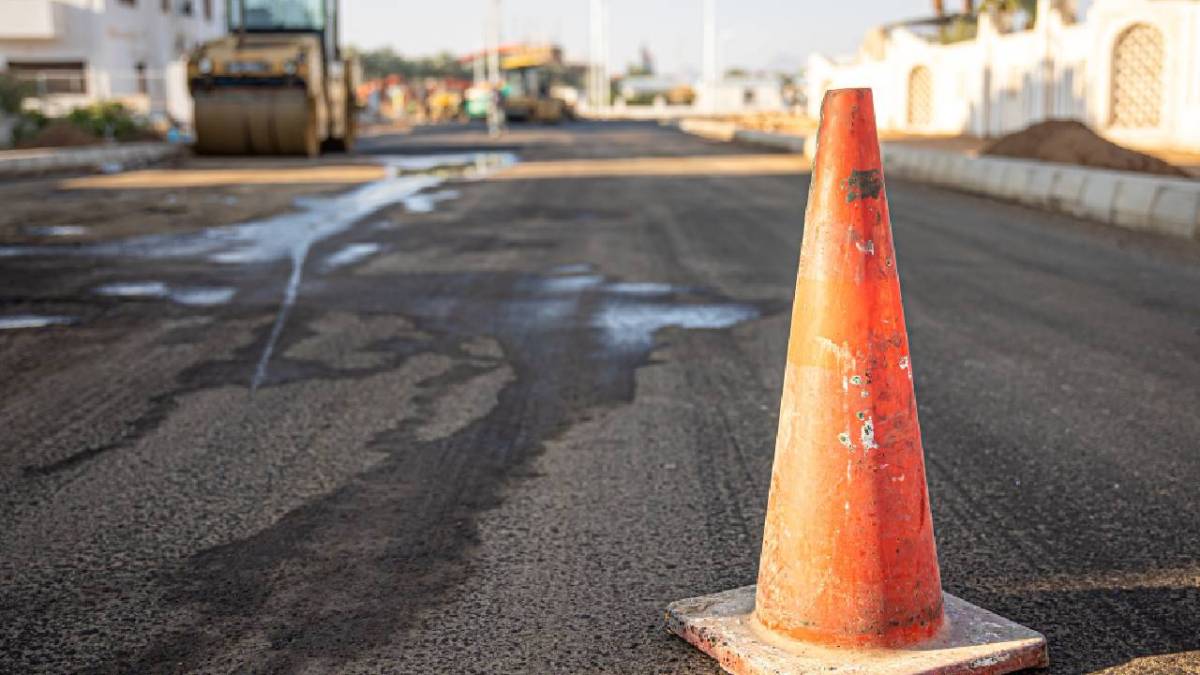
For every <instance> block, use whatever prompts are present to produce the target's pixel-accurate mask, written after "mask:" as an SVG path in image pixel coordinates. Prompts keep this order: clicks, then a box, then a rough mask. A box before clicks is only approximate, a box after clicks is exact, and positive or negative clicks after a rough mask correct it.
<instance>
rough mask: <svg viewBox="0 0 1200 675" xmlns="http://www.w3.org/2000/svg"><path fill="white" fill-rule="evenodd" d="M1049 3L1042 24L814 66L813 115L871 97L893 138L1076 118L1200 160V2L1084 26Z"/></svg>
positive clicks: (1042, 8)
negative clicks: (852, 93)
mask: <svg viewBox="0 0 1200 675" xmlns="http://www.w3.org/2000/svg"><path fill="white" fill-rule="evenodd" d="M1057 7H1058V3H1054V2H1051V0H1040V1H1039V3H1038V14H1037V16H1038V20H1037V24H1036V25H1035V26H1033V27H1032V28H1031V29H1029V30H1022V31H1015V32H1001V31H999V30H998V29H997V28H996V22H995V19H993V18H992V17H990V16H988V15H986V14H985V15H982V16H980V18H979V25H978V30H977V35H976V37H975V39H973V40H968V41H964V42H957V43H952V44H939V43H937V42H935V41H931V40H927V39H925V38H922V37H920V36H918V35H917V34H916V33H914V32H913V31H911V30H909V29H907V28H904V27H897V28H892V29H888V30H886V31H884V32H883V34H882V35H880V34H876V35H875V36H874V39H873V40H868V41H867V42H866V43H864V48H863V49H862V51H861V53H860V54H859V56H858V57H857V58H855V59H853V60H850V61H843V62H834V61H831V60H830V59H827V58H825V57H823V56H820V55H813V56H812V57H810V59H809V65H808V72H807V76H808V83H809V84H808V86H809V92H808V93H809V96H808V105H809V113H810V115H812V116H814V117H815V116H816V115H817V114H819V112H820V105H821V96H822V94H823V92H824V91H825V90H826V89H831V88H841V87H871V88H873V89H874V97H875V108H876V116H877V118H878V123H879V126H880V127H881V128H882V129H889V130H897V131H904V132H912V133H930V134H962V133H967V134H974V135H979V136H995V135H999V134H1004V133H1008V132H1011V131H1015V130H1018V129H1022V128H1024V127H1026V126H1028V125H1030V124H1032V123H1034V122H1037V121H1041V120H1044V119H1047V118H1075V119H1080V120H1083V121H1085V122H1086V123H1088V125H1090V126H1091V127H1092V128H1094V129H1096V130H1097V131H1098V132H1099V133H1101V134H1103V135H1105V136H1107V137H1109V138H1111V139H1112V140H1114V141H1116V142H1118V143H1122V144H1126V145H1133V146H1138V147H1146V148H1171V149H1177V150H1200V122H1198V120H1200V1H1197V0H1095V1H1094V2H1093V3H1092V5H1091V7H1090V8H1089V9H1088V11H1087V14H1086V15H1085V16H1084V17H1083V21H1081V22H1075V21H1074V17H1072V16H1064V14H1063V12H1062V11H1060V10H1059V9H1057Z"/></svg>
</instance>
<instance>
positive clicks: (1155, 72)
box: [1108, 23, 1163, 129]
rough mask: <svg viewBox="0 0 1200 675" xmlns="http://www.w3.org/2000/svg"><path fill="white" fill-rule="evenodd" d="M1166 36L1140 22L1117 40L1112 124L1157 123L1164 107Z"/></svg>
mask: <svg viewBox="0 0 1200 675" xmlns="http://www.w3.org/2000/svg"><path fill="white" fill-rule="evenodd" d="M1162 92H1163V36H1162V33H1161V32H1160V31H1159V30H1158V29H1157V28H1155V27H1153V26H1150V25H1147V24H1144V23H1139V24H1134V25H1132V26H1130V27H1129V28H1126V29H1125V31H1124V32H1122V33H1121V34H1120V35H1119V36H1118V37H1117V41H1116V42H1115V43H1114V44H1113V55H1112V85H1111V94H1110V97H1109V111H1110V112H1109V119H1108V121H1109V124H1111V125H1112V126H1114V127H1124V128H1129V129H1145V128H1152V127H1157V126H1158V123H1159V116H1160V114H1161V111H1162Z"/></svg>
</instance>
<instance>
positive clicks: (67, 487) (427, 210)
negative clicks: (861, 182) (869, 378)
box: [0, 123, 1200, 673]
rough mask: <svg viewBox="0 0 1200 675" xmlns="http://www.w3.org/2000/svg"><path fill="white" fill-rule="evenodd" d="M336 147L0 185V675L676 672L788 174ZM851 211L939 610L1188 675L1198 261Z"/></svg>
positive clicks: (682, 148)
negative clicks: (960, 609)
mask: <svg viewBox="0 0 1200 675" xmlns="http://www.w3.org/2000/svg"><path fill="white" fill-rule="evenodd" d="M363 146H364V147H363V150H362V153H361V154H360V155H359V156H358V157H355V158H353V159H345V158H338V157H331V158H326V159H324V160H322V161H321V162H320V163H311V162H305V161H291V160H228V161H225V160H220V161H218V160H204V161H201V160H185V161H184V162H183V163H182V164H181V165H179V166H177V167H173V168H168V169H166V170H160V171H158V172H151V173H149V174H116V175H113V176H99V177H87V178H86V179H85V180H83V181H82V182H77V183H69V184H63V183H59V182H58V181H56V180H51V179H39V180H32V181H23V182H18V183H9V184H6V185H3V186H0V202H2V203H4V205H5V207H4V210H3V213H0V240H2V241H0V244H2V245H0V283H2V291H0V317H2V318H3V320H4V322H6V323H7V325H8V328H6V329H3V330H0V382H3V385H2V387H3V389H2V391H3V406H2V409H0V429H3V435H2V437H0V481H2V493H3V497H2V498H0V533H2V534H3V547H2V550H0V583H2V593H0V672H11V673H63V672H72V671H79V672H97V673H108V672H113V673H124V672H189V673H190V672H287V673H292V672H296V673H324V672H364V673H367V672H397V673H421V672H435V673H440V672H446V673H450V672H463V673H471V672H478V673H521V672H536V673H578V672H605V673H612V672H630V673H651V672H662V673H711V672H716V669H715V667H714V665H713V664H712V663H711V662H709V661H708V660H706V658H704V657H703V656H701V655H700V654H699V652H697V651H695V650H693V649H692V648H690V647H688V646H687V645H685V644H684V643H683V642H681V641H679V640H678V639H676V638H674V637H671V636H669V635H668V634H667V633H666V632H665V630H664V629H663V621H662V613H663V609H664V608H665V607H666V605H667V604H668V603H669V602H671V601H673V600H676V599H679V598H684V597H689V596H694V595H700V594H705V593H710V592H714V591H718V590H722V589H728V588H733V587H735V586H740V585H744V584H749V583H753V582H754V580H755V573H756V567H757V557H758V550H759V538H760V530H761V526H762V519H763V509H764V506H765V503H766V490H767V483H768V477H769V473H770V463H771V456H772V451H773V443H774V433H775V424H776V416H777V412H778V411H777V406H778V400H779V392H780V388H781V385H782V376H783V363H784V354H785V349H786V344H785V341H786V336H787V334H788V330H787V324H788V313H789V310H790V306H791V292H792V285H793V280H794V275H795V272H796V263H797V257H798V252H799V245H800V239H801V231H802V224H803V209H804V202H805V195H806V192H807V188H808V176H807V175H806V174H805V173H804V171H803V167H802V166H801V165H800V164H798V163H797V160H795V159H793V158H791V157H788V156H784V155H763V154H761V151H757V150H753V149H749V148H741V147H738V146H735V145H721V144H717V143H710V142H707V141H702V140H699V139H695V138H692V137H688V136H685V135H682V134H680V133H679V132H676V131H673V130H670V129H664V128H660V127H658V126H654V125H640V124H617V123H612V124H583V123H577V124H570V125H564V126H560V127H514V128H513V129H512V130H511V131H510V133H509V134H508V135H507V136H506V137H504V138H503V139H501V140H499V141H496V142H489V141H487V140H486V137H485V136H484V135H483V134H482V133H480V132H479V130H478V129H468V128H458V129H454V128H428V129H424V130H417V131H416V132H414V133H412V134H405V135H392V136H388V135H381V136H376V137H374V138H371V139H368V140H367V141H365V142H364V143H363ZM483 150H487V151H489V152H491V153H512V155H513V156H509V155H504V154H489V155H486V156H477V157H475V156H472V157H467V158H465V159H464V158H462V157H458V158H455V157H450V158H445V157H443V158H442V159H441V160H436V159H429V158H427V155H429V154H431V153H460V154H461V153H471V152H479V151H483ZM514 156H515V157H514ZM514 158H515V159H516V160H517V163H516V164H513V165H509V166H506V164H509V163H511V162H512V161H513V159H514ZM347 163H350V166H343V165H346V164H347ZM383 163H387V164H388V165H389V166H390V167H391V168H390V169H388V170H387V171H385V170H383V169H381V168H379V167H380V166H381V164H383ZM246 168H250V169H253V170H254V171H252V172H251V173H255V172H259V173H260V174H261V177H262V179H261V180H259V181H258V182H259V183H265V184H256V183H255V181H254V180H251V179H250V178H248V177H247V174H246V173H245V172H244V171H243V170H244V169H246ZM273 170H278V175H275V174H271V173H270V171H273ZM239 171H241V173H239ZM223 172H225V173H223ZM322 172H325V173H322ZM272 176H274V177H272ZM388 176H390V177H388ZM117 179H121V180H123V181H126V182H123V183H112V182H107V183H106V182H105V181H114V180H117ZM139 181H140V182H139ZM887 193H888V197H889V198H890V203H891V211H892V215H893V218H894V231H895V240H896V248H897V251H898V260H899V268H900V274H901V279H902V283H903V289H904V300H905V309H906V311H907V316H908V325H909V331H910V336H911V343H912V354H913V364H914V371H915V378H916V379H915V381H916V389H917V396H918V401H919V404H920V414H921V422H922V425H921V426H922V430H923V434H924V445H925V452H926V456H927V462H928V471H929V481H930V491H931V495H932V508H933V516H934V523H935V526H936V528H937V540H938V547H939V554H940V560H941V568H942V575H943V581H944V584H945V588H946V590H947V591H950V592H952V593H954V594H956V595H958V596H960V597H962V598H965V599H967V600H969V601H971V602H974V603H976V604H978V605H981V606H983V607H986V608H988V609H991V610H993V611H996V612H998V613H1000V614H1002V615H1004V616H1006V617H1008V618H1010V619H1013V620H1016V621H1019V622H1021V623H1023V624H1025V625H1028V626H1030V627H1033V628H1036V629H1038V630H1041V631H1042V632H1044V633H1045V634H1046V636H1047V637H1048V638H1049V641H1050V653H1051V658H1052V660H1053V662H1054V667H1053V669H1054V671H1055V672H1062V673H1079V672H1092V671H1102V670H1105V669H1110V668H1111V669H1114V670H1115V672H1164V673H1178V672H1200V627H1198V626H1200V624H1198V623H1197V621H1198V620H1197V617H1198V616H1200V515H1198V514H1200V489H1198V488H1197V486H1198V485H1200V457H1198V456H1197V450H1198V441H1197V438H1200V415H1197V411H1200V384H1198V383H1200V247H1198V246H1197V245H1196V244H1194V243H1187V242H1182V241H1166V240H1161V239H1154V238H1150V237H1147V236H1143V235H1139V234H1135V233H1130V232H1125V231H1120V230H1116V229H1110V228H1106V227H1101V226H1098V225H1093V224H1089V223H1086V222H1081V221H1076V220H1072V219H1069V218H1065V217H1060V216H1055V215H1048V214H1045V213H1041V212H1039V211H1036V210H1031V209H1027V208H1022V207H1017V206H1011V205H1006V204H1003V203H999V202H995V201H989V200H986V199H981V198H977V197H972V196H968V195H963V194H956V193H952V192H948V191H944V190H939V189H933V188H929V187H924V186H922V185H919V184H914V183H905V182H899V181H897V182H894V183H890V184H889V185H888V186H887ZM281 213H282V214H283V215H278V214H281ZM247 223H248V224H247ZM219 226H220V227H219ZM38 323H46V324H48V325H45V326H42V327H33V326H34V325H35V324H38ZM22 326H24V327H22Z"/></svg>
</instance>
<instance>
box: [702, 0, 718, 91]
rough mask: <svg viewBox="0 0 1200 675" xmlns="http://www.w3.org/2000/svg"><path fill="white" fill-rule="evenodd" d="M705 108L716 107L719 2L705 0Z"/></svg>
mask: <svg viewBox="0 0 1200 675" xmlns="http://www.w3.org/2000/svg"><path fill="white" fill-rule="evenodd" d="M703 77H704V84H703V91H704V94H705V96H704V107H705V108H706V109H707V111H708V112H713V109H714V108H715V106H716V93H717V80H718V79H720V74H719V73H717V0H704V76H703Z"/></svg>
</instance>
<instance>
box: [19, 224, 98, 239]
mask: <svg viewBox="0 0 1200 675" xmlns="http://www.w3.org/2000/svg"><path fill="white" fill-rule="evenodd" d="M22 229H23V230H24V232H25V233H26V234H32V235H33V236H35V237H78V236H81V235H84V234H87V233H88V229H87V228H86V227H84V226H83V225H30V226H29V227H26V228H22Z"/></svg>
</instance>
